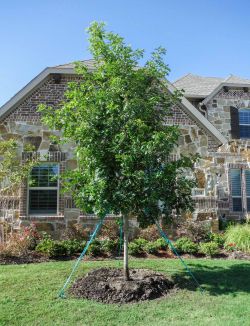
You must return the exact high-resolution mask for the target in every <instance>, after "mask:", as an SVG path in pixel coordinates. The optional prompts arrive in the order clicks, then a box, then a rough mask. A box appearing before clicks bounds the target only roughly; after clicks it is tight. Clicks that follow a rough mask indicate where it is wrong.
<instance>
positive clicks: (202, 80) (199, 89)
mask: <svg viewBox="0 0 250 326" xmlns="http://www.w3.org/2000/svg"><path fill="white" fill-rule="evenodd" d="M222 83H227V84H250V79H245V78H242V77H238V76H236V75H232V74H230V75H228V76H227V77H226V78H225V77H224V78H222V77H206V76H200V75H195V74H191V73H189V74H187V75H184V76H183V77H181V78H179V79H177V80H176V81H175V82H173V85H174V86H175V87H176V88H177V89H184V91H185V96H186V97H194V98H195V97H196V98H206V97H207V96H208V95H210V94H211V93H212V92H213V91H214V90H215V89H216V88H217V87H218V86H219V85H220V84H222Z"/></svg>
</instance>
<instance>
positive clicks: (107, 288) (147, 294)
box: [69, 268, 175, 304]
mask: <svg viewBox="0 0 250 326" xmlns="http://www.w3.org/2000/svg"><path fill="white" fill-rule="evenodd" d="M174 288H175V286H174V283H173V282H172V281H171V279H168V278H167V277H166V276H165V275H163V274H161V273H157V272H154V271H152V270H147V269H131V270H130V280H129V281H125V280H124V278H123V270H122V269H118V268H99V269H94V270H92V271H90V272H89V273H88V274H87V275H86V276H84V277H81V278H78V279H77V280H76V281H75V283H74V284H73V285H72V287H71V288H70V289H69V292H70V294H71V295H72V296H74V297H76V298H84V299H91V300H96V301H99V302H103V303H118V304H124V303H135V302H140V301H145V300H153V299H157V298H160V297H163V296H166V295H167V294H169V293H170V291H173V290H174Z"/></svg>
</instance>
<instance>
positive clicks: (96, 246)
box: [87, 239, 104, 257]
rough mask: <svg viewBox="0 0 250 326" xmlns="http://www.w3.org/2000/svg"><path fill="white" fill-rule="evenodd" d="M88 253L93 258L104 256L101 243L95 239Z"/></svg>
mask: <svg viewBox="0 0 250 326" xmlns="http://www.w3.org/2000/svg"><path fill="white" fill-rule="evenodd" d="M87 253H88V255H90V256H93V257H96V256H102V255H103V253H104V252H103V248H102V243H101V241H100V240H98V239H95V240H94V241H93V242H92V243H91V245H90V246H89V249H88V252H87Z"/></svg>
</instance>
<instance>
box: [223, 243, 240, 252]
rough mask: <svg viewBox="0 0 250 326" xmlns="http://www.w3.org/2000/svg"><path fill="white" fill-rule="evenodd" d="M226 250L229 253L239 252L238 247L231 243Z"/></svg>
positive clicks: (226, 246)
mask: <svg viewBox="0 0 250 326" xmlns="http://www.w3.org/2000/svg"><path fill="white" fill-rule="evenodd" d="M225 249H226V250H227V251H236V250H237V245H236V243H234V242H230V243H228V244H226V245H225Z"/></svg>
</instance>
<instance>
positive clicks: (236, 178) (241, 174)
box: [230, 169, 250, 212]
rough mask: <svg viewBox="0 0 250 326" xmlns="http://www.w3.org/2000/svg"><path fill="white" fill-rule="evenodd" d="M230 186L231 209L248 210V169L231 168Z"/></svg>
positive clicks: (249, 200) (249, 210)
mask: <svg viewBox="0 0 250 326" xmlns="http://www.w3.org/2000/svg"><path fill="white" fill-rule="evenodd" d="M243 181H244V182H243ZM230 186H231V197H232V204H233V211H234V212H242V211H243V210H244V211H247V212H250V170H248V169H231V170H230Z"/></svg>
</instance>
